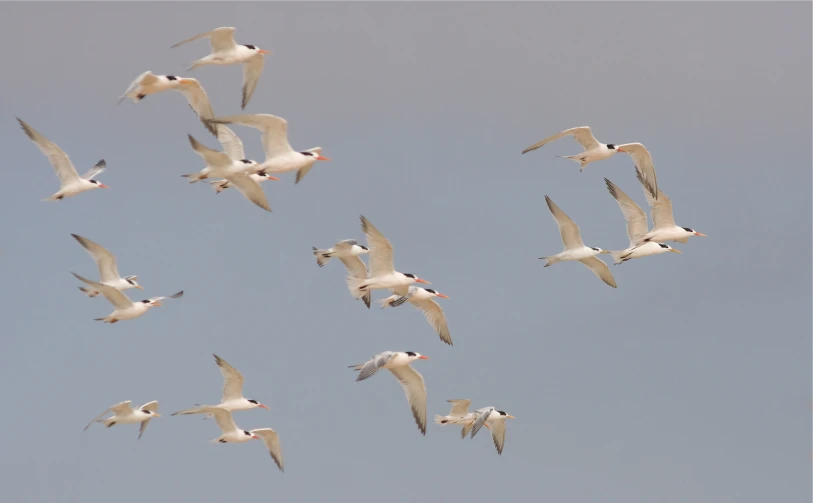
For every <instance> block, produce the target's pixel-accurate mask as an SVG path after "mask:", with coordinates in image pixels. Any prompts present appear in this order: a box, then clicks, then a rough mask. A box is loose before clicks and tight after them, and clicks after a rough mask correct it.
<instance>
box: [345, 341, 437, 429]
mask: <svg viewBox="0 0 813 503" xmlns="http://www.w3.org/2000/svg"><path fill="white" fill-rule="evenodd" d="M428 359H429V357H428V356H424V355H422V354H420V353H415V352H413V351H406V352H403V351H384V352H383V353H379V354H377V355H375V356H374V357H372V359H370V361H368V362H367V363H362V364H359V365H350V368H351V369H354V370H358V371H359V375H358V377H356V381H363V380H365V379H367V378H368V377H370V376H372V375H373V374H375V373H376V372H378V371H379V370H380V369H387V370H389V371H390V372H392V375H394V376H395V378H396V379H398V382H400V383H401V386H402V387H403V388H404V393H405V394H406V397H407V401H409V407H410V409H412V417H414V418H415V423H416V424H417V425H418V429H420V430H421V433H422V434H423V435H426V385H425V384H424V382H423V377H422V376H421V374H419V373H418V372H416V371H415V369H413V368H412V367H411V366H410V365H409V364H410V363H412V362H414V361H417V360H428Z"/></svg>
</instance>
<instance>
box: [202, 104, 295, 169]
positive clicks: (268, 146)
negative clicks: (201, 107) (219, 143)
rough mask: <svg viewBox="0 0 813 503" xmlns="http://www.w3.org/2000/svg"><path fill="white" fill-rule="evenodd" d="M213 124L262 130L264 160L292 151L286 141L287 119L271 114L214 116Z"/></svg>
mask: <svg viewBox="0 0 813 503" xmlns="http://www.w3.org/2000/svg"><path fill="white" fill-rule="evenodd" d="M211 122H214V123H215V124H240V125H242V126H248V127H253V128H254V129H259V130H260V131H262V132H263V136H262V142H263V150H265V157H266V160H268V159H271V158H272V157H276V156H278V155H282V154H287V153H290V152H293V151H294V149H293V148H292V147H291V144H290V143H288V121H286V120H285V119H283V118H282V117H277V116H276V115H271V114H244V115H229V116H227V117H216V118H214V119H212V121H211Z"/></svg>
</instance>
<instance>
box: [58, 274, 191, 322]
mask: <svg viewBox="0 0 813 503" xmlns="http://www.w3.org/2000/svg"><path fill="white" fill-rule="evenodd" d="M71 274H73V275H74V276H76V279H78V280H79V281H83V282H85V283H87V284H88V285H90V286H92V287H93V289H94V290H98V291H99V292H101V293H102V295H104V297H105V298H106V299H107V300H108V301H109V302H110V303H111V304H113V307H115V308H116V309H115V310H114V311H113V312H112V313H110V314H108V315H107V316H105V317H104V318H95V319H94V320H95V321H103V322H105V323H116V322H117V321H121V320H132V319H133V318H138V317H139V316H141V315H142V314H144V313H146V312H147V310H149V308H151V307H156V306H161V301H162V300H163V299H167V298H169V299H177V298H180V297H182V296H183V290H181V291H180V292H178V293H176V294H175V295H170V296H169V297H151V298H149V299H147V300H142V301H139V302H133V301H132V300H130V299H129V298H128V297H127V295H125V294H124V292H122V291H121V290H118V289H116V288H113V287H112V286H108V285H104V284H102V283H96V282H95V281H91V280H89V279H86V278H83V277H82V276H79V275H78V274H76V273H75V272H72V273H71Z"/></svg>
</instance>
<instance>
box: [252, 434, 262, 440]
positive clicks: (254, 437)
mask: <svg viewBox="0 0 813 503" xmlns="http://www.w3.org/2000/svg"><path fill="white" fill-rule="evenodd" d="M251 438H253V439H254V440H259V439H260V437H258V436H257V435H251Z"/></svg>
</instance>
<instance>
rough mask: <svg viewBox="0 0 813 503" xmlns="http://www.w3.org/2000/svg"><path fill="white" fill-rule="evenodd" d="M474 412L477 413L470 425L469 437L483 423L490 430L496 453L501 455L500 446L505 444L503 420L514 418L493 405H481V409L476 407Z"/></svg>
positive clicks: (473, 434)
mask: <svg viewBox="0 0 813 503" xmlns="http://www.w3.org/2000/svg"><path fill="white" fill-rule="evenodd" d="M475 413H476V414H477V419H476V420H475V421H474V424H473V425H472V427H471V438H474V436H475V435H477V432H478V431H480V428H482V427H483V425H485V427H486V428H488V429H489V430H491V439H492V440H493V441H494V447H496V448H497V454H500V455H501V454H502V448H503V446H504V445H505V420H506V419H516V418H515V417H514V416H512V415H510V414H507V413H506V412H505V411H502V410H497V409H495V408H494V407H483V408H482V409H477V411H475Z"/></svg>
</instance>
